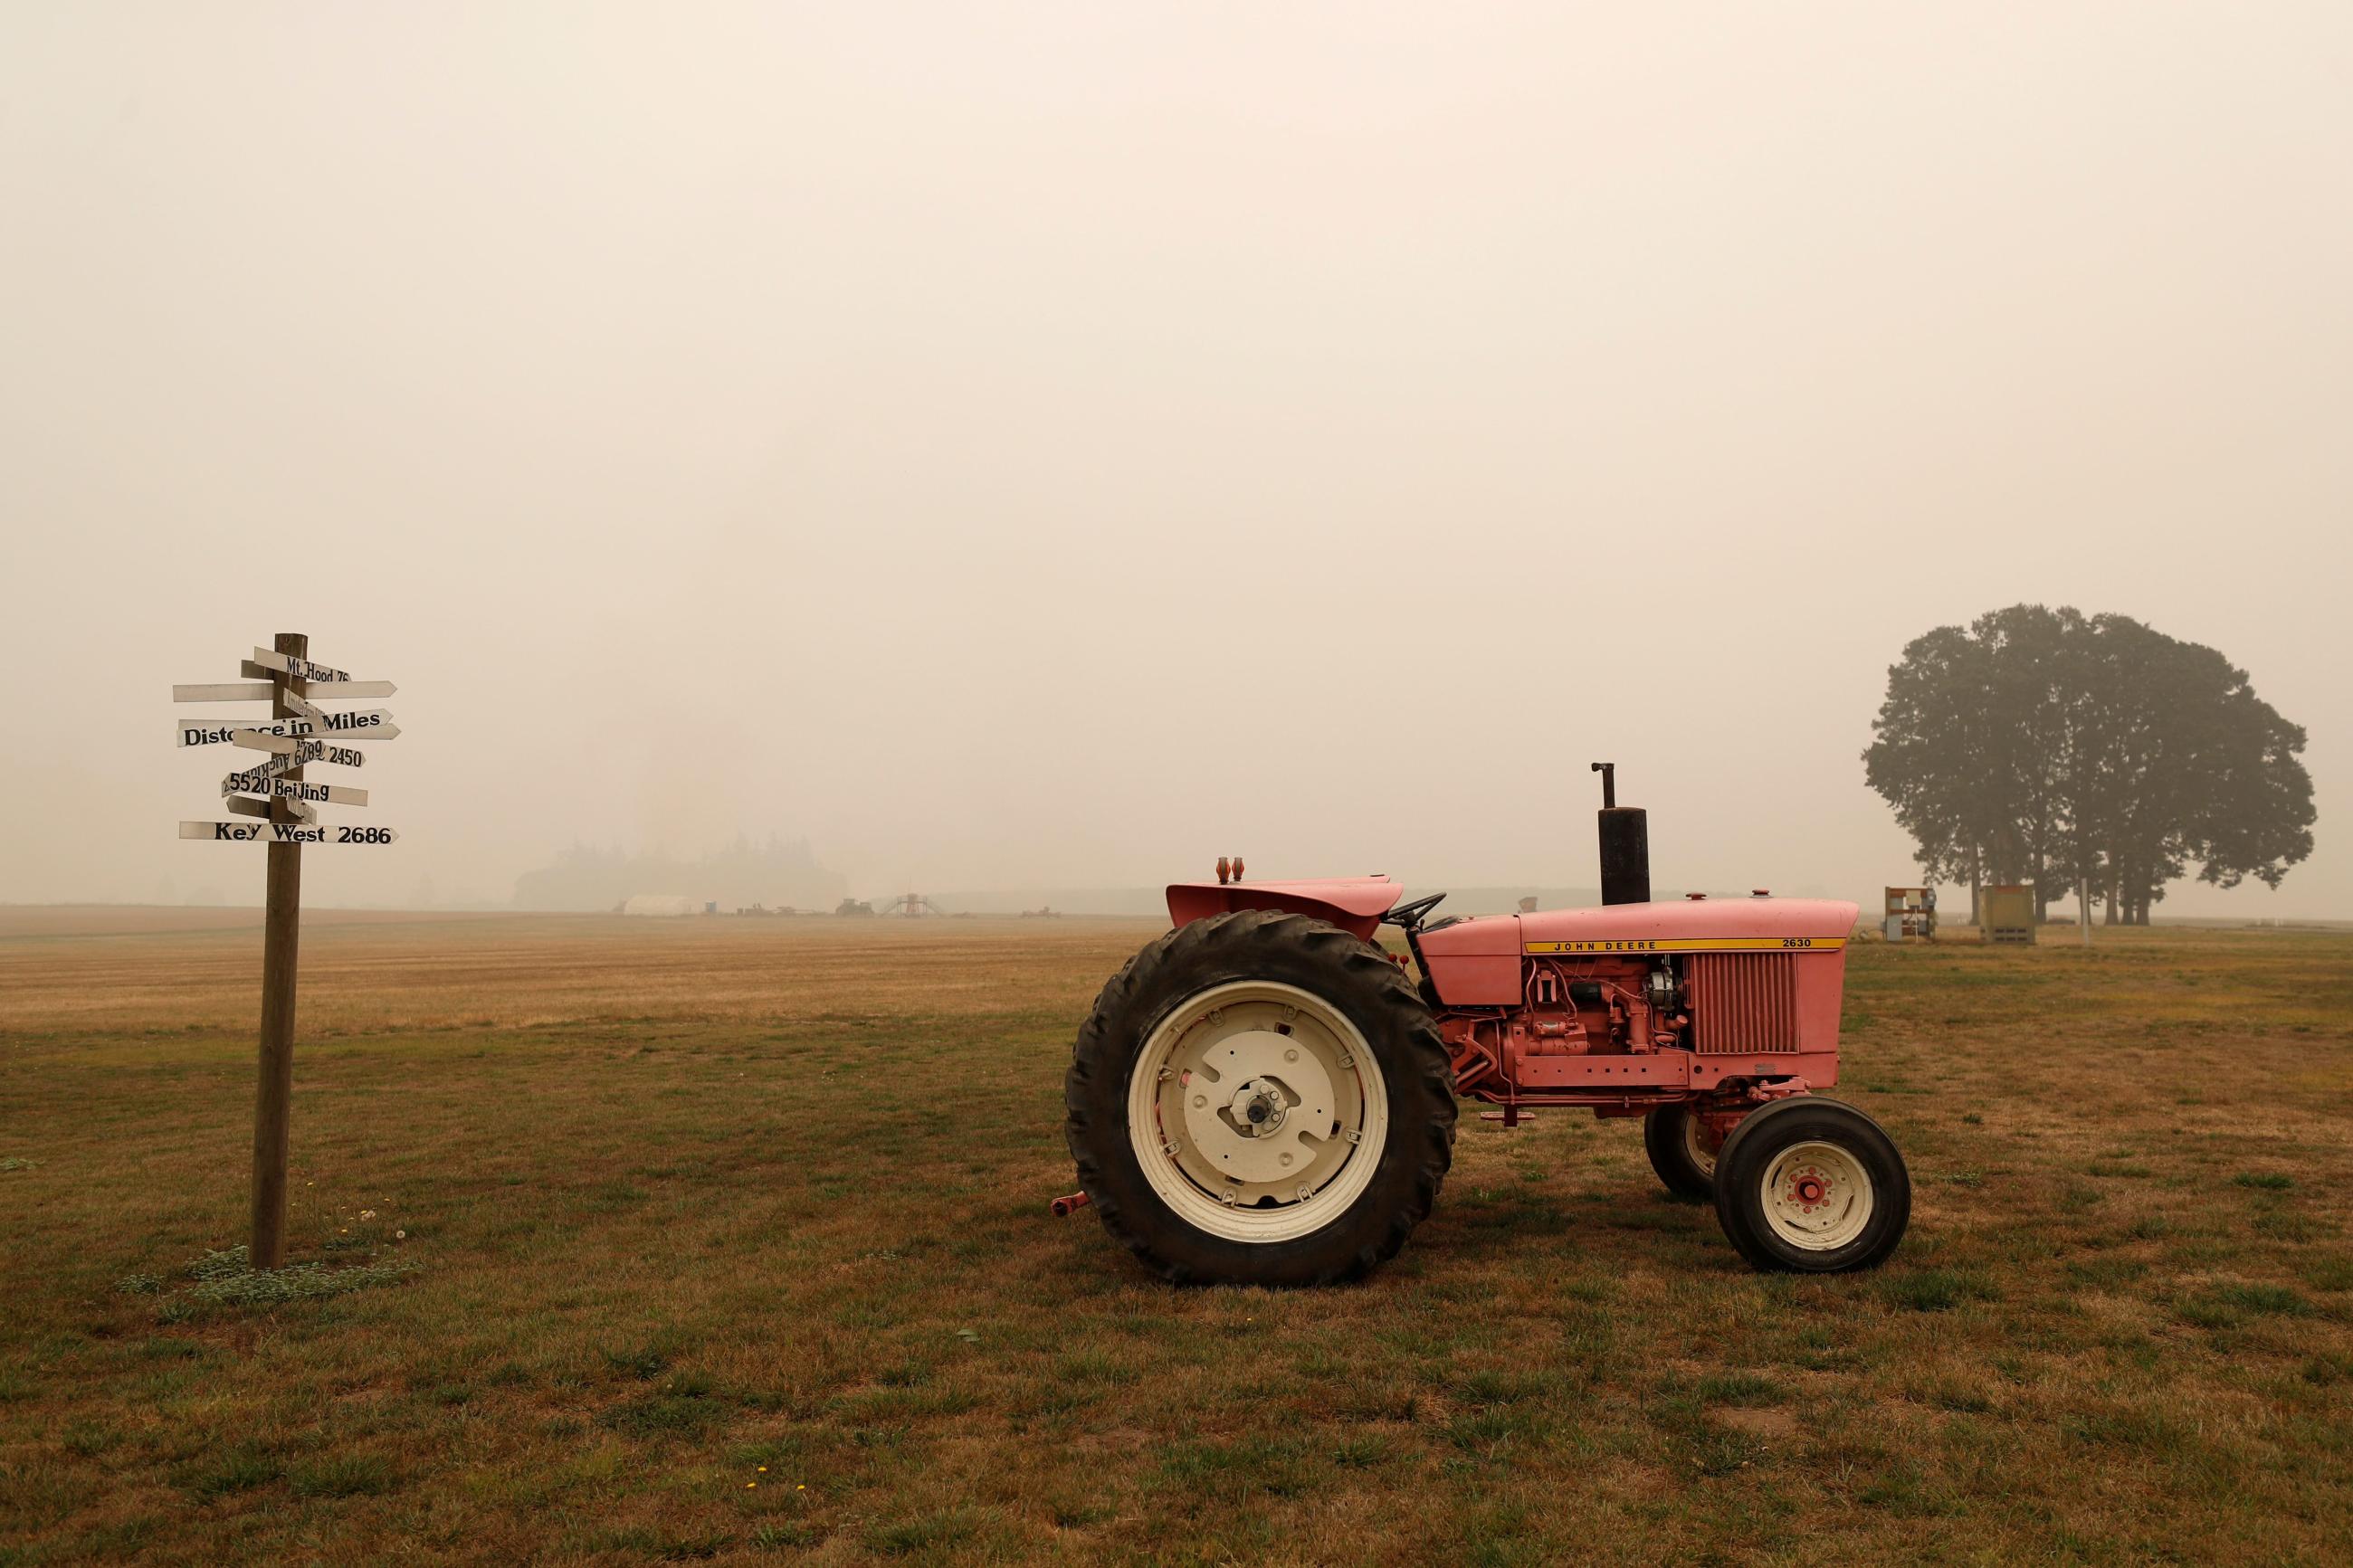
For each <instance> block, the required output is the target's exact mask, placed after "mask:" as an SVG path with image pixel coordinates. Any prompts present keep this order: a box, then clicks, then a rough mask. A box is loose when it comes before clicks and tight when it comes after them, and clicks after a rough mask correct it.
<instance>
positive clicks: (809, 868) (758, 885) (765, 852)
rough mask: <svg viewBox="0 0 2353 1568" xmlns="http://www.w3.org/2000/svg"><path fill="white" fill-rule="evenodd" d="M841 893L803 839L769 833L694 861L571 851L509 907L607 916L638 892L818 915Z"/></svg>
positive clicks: (521, 888) (532, 877) (522, 883)
mask: <svg viewBox="0 0 2353 1568" xmlns="http://www.w3.org/2000/svg"><path fill="white" fill-rule="evenodd" d="M848 888H849V879H847V878H845V877H843V876H842V875H841V874H840V873H839V872H837V871H829V870H828V869H827V868H825V867H823V866H821V865H819V864H818V859H817V856H816V855H815V854H814V853H813V852H812V851H811V850H810V848H809V847H808V842H807V840H806V839H799V838H783V837H776V836H775V835H773V834H772V835H770V836H769V837H768V840H767V842H766V843H765V844H754V842H753V841H752V840H751V839H750V838H748V837H744V836H742V835H740V834H739V835H737V837H736V839H735V842H734V843H733V844H732V845H730V846H729V847H727V848H725V849H723V850H719V851H717V852H716V853H713V854H709V855H702V856H698V857H696V858H693V859H680V858H674V857H672V856H670V855H666V854H659V853H656V854H630V853H628V852H626V851H624V850H620V849H599V848H596V847H595V846H593V845H586V844H575V845H573V846H572V847H571V848H569V849H567V850H565V852H564V853H563V854H562V855H561V856H559V857H557V858H556V861H555V864H554V865H553V866H543V867H542V868H540V869H538V870H536V871H526V872H524V873H523V874H522V876H521V877H519V878H517V879H515V902H516V904H517V905H519V906H521V907H522V908H523V909H527V910H609V909H613V908H615V907H616V906H617V905H618V904H619V903H620V902H621V901H622V900H624V899H628V898H631V897H633V896H635V895H636V894H638V893H666V894H671V895H676V896H680V897H684V898H690V899H699V900H717V901H718V902H719V904H720V905H721V906H722V907H723V908H726V909H735V908H739V907H741V906H744V905H747V904H754V903H765V904H767V905H769V906H770V907H771V908H779V907H782V906H785V905H791V906H793V907H795V908H797V909H804V910H822V909H828V908H830V907H832V905H833V902H834V900H837V899H839V898H840V897H841V896H842V894H843V893H844V892H845V891H847V890H848Z"/></svg>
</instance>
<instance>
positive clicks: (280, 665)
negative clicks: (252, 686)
mask: <svg viewBox="0 0 2353 1568" xmlns="http://www.w3.org/2000/svg"><path fill="white" fill-rule="evenodd" d="M253 662H254V663H255V664H258V665H259V666H261V668H264V669H274V670H276V671H277V672H278V673H279V674H280V675H290V676H292V677H293V678H294V679H297V680H349V679H351V678H352V675H351V671H349V670H347V669H337V668H335V667H334V666H333V665H332V664H313V663H312V662H311V660H309V659H307V658H295V657H294V656H293V655H292V654H287V653H272V652H270V651H269V649H268V648H266V647H258V648H255V649H254V650H253Z"/></svg>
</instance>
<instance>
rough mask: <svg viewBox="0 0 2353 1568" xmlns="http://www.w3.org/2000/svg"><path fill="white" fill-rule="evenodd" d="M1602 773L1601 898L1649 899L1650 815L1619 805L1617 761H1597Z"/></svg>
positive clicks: (1636, 807)
mask: <svg viewBox="0 0 2353 1568" xmlns="http://www.w3.org/2000/svg"><path fill="white" fill-rule="evenodd" d="M1593 771H1594V772H1595V773H1599V774H1600V775H1601V901H1602V902H1603V903H1605V904H1647V903H1649V902H1650V901H1651V817H1650V814H1649V813H1648V812H1646V811H1644V810H1643V809H1642V808H1641V806H1639V805H1619V804H1618V764H1617V763H1594V764H1593Z"/></svg>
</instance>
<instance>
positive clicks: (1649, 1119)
mask: <svg viewBox="0 0 2353 1568" xmlns="http://www.w3.org/2000/svg"><path fill="white" fill-rule="evenodd" d="M1696 1109H1697V1108H1696V1107H1694V1106H1690V1105H1662V1106H1661V1107H1659V1109H1658V1110H1653V1111H1651V1113H1650V1114H1649V1115H1647V1116H1645V1117H1643V1118H1642V1147H1643V1148H1644V1149H1645V1150H1647V1151H1649V1152H1650V1156H1651V1169H1652V1170H1653V1171H1656V1172H1657V1173H1659V1180H1661V1181H1662V1182H1664V1183H1665V1184H1667V1191H1669V1192H1671V1193H1672V1194H1675V1195H1676V1196H1678V1197H1685V1198H1712V1197H1714V1196H1715V1158H1716V1157H1715V1155H1714V1154H1711V1153H1709V1152H1708V1150H1707V1144H1706V1142H1705V1136H1706V1135H1705V1133H1704V1131H1703V1130H1702V1127H1701V1123H1700V1120H1699V1117H1698V1115H1697V1114H1696Z"/></svg>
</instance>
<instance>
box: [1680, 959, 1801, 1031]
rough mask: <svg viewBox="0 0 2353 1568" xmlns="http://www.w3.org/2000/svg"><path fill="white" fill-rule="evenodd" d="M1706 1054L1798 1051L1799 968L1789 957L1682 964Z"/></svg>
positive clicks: (1695, 1027) (1694, 1023) (1696, 1028)
mask: <svg viewBox="0 0 2353 1568" xmlns="http://www.w3.org/2000/svg"><path fill="white" fill-rule="evenodd" d="M1683 990H1684V994H1685V995H1686V996H1687V998H1688V999H1689V1001H1690V1004H1691V1016H1692V1034H1693V1039H1694V1045H1695V1046H1696V1047H1697V1048H1698V1049H1699V1051H1700V1053H1701V1054H1702V1055H1718V1056H1720V1055H1730V1054H1734V1053H1746V1052H1751V1051H1794V1050H1796V1049H1797V1048H1798V969H1797V961H1796V958H1795V956H1794V955H1792V954H1789V953H1785V952H1695V953H1694V954H1692V955H1691V957H1689V958H1687V959H1685V960H1684V961H1683Z"/></svg>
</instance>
